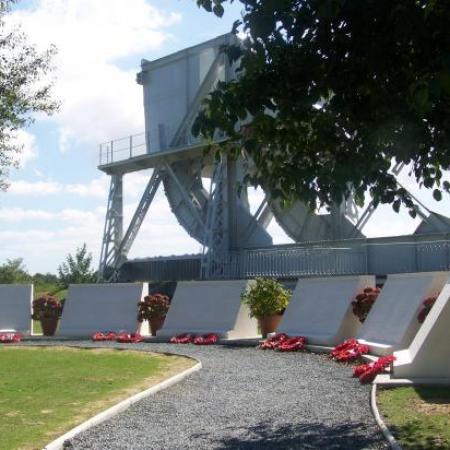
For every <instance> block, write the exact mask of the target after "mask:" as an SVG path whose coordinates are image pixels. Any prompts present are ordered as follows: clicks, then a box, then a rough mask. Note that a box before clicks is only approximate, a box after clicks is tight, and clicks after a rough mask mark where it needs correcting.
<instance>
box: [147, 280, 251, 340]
mask: <svg viewBox="0 0 450 450" xmlns="http://www.w3.org/2000/svg"><path fill="white" fill-rule="evenodd" d="M248 283H249V282H248V281H246V280H233V281H184V282H179V283H178V285H177V289H176V290H175V294H174V297H173V299H172V302H171V305H170V308H169V312H168V313H167V316H166V320H165V322H164V325H163V327H162V329H161V330H159V331H158V332H157V333H156V334H157V336H158V337H171V336H175V335H178V334H181V333H195V334H205V333H216V334H217V335H218V336H219V337H220V338H221V339H244V338H255V337H257V336H258V331H257V321H256V319H253V318H250V315H249V310H248V307H247V306H246V305H244V304H242V302H241V294H242V293H243V292H244V291H245V289H246V288H247V285H248Z"/></svg>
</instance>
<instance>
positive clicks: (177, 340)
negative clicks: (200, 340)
mask: <svg viewBox="0 0 450 450" xmlns="http://www.w3.org/2000/svg"><path fill="white" fill-rule="evenodd" d="M194 338H195V336H194V335H192V334H189V333H184V334H179V335H178V336H173V337H171V338H170V341H169V342H170V343H171V344H191V343H192V342H193V341H194Z"/></svg>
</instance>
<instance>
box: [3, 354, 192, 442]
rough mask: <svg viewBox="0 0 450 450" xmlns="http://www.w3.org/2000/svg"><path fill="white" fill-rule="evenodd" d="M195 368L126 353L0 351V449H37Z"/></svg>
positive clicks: (173, 358) (169, 358)
mask: <svg viewBox="0 0 450 450" xmlns="http://www.w3.org/2000/svg"><path fill="white" fill-rule="evenodd" d="M193 365H194V362H193V361H192V360H190V359H188V358H183V357H178V356H168V355H158V354H150V353H144V352H135V351H129V350H113V349H74V348H62V347H52V348H50V347H1V348H0V393H1V394H0V417H2V420H1V421H0V449H2V450H13V449H19V448H20V449H23V450H29V449H40V448H42V447H43V446H44V445H45V444H47V443H48V442H50V441H51V440H53V439H55V438H56V437H58V436H60V435H61V434H63V433H64V432H66V431H68V430H69V429H71V428H73V427H74V426H76V425H78V424H80V423H82V422H83V421H84V420H86V419H88V418H89V417H92V416H93V415H95V414H97V413H99V412H101V411H103V410H105V409H106V408H108V407H110V406H112V405H114V404H116V403H118V402H119V401H120V400H123V399H124V398H127V397H129V396H130V395H133V394H135V393H137V392H140V391H142V390H144V389H147V388H149V387H150V386H152V385H154V384H156V383H158V382H160V381H162V380H164V379H166V378H168V377H170V376H172V375H175V374H176V373H178V372H180V371H182V370H185V369H187V368H189V367H191V366H193Z"/></svg>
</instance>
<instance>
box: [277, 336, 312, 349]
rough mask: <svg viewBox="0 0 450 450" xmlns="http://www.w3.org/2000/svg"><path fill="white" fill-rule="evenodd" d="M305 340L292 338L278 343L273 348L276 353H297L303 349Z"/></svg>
mask: <svg viewBox="0 0 450 450" xmlns="http://www.w3.org/2000/svg"><path fill="white" fill-rule="evenodd" d="M305 344H306V338H305V337H304V336H294V337H291V338H288V339H285V340H284V341H283V342H280V343H279V344H278V346H277V347H276V348H275V350H276V351H277V352H298V351H300V350H304V349H305Z"/></svg>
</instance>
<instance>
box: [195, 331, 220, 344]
mask: <svg viewBox="0 0 450 450" xmlns="http://www.w3.org/2000/svg"><path fill="white" fill-rule="evenodd" d="M216 342H217V334H214V333H208V334H204V335H203V336H198V337H196V338H195V339H194V344H195V345H213V344H215V343H216Z"/></svg>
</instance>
